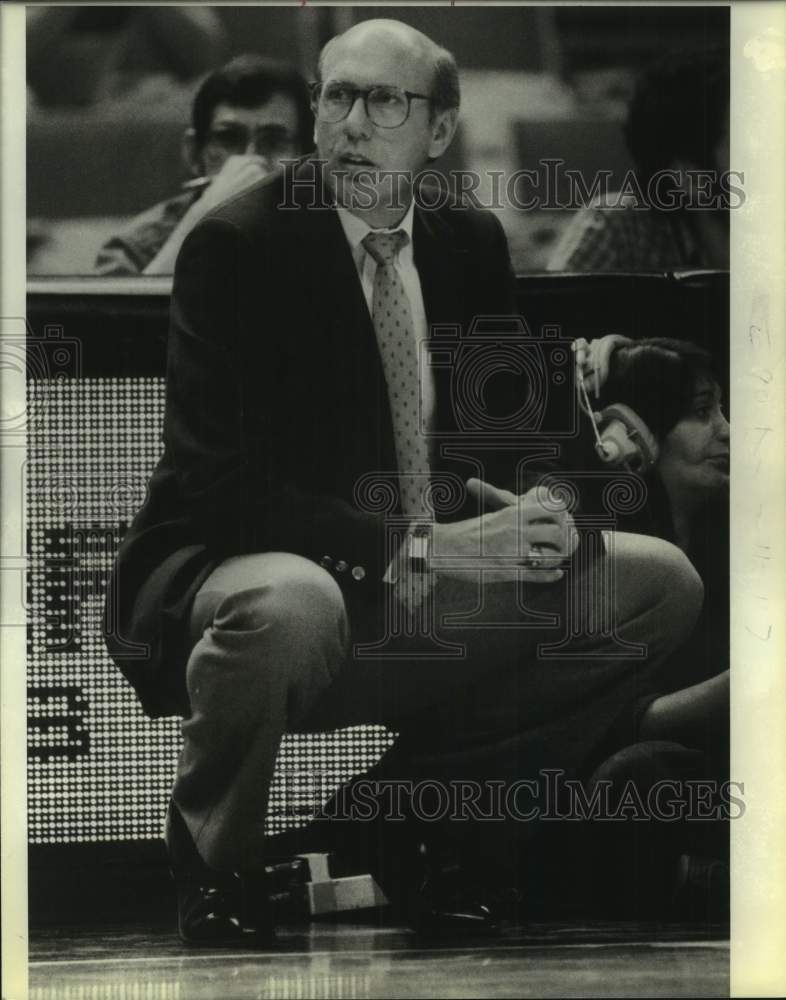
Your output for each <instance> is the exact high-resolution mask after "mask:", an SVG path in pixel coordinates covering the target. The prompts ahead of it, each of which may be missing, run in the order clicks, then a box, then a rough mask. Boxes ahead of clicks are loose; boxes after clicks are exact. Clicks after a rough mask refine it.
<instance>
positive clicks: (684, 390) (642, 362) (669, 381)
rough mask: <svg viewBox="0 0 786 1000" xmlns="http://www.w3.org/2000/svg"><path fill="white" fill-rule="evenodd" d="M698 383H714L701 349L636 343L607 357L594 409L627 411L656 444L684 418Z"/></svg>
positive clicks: (666, 342) (663, 340)
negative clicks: (614, 407) (621, 406)
mask: <svg viewBox="0 0 786 1000" xmlns="http://www.w3.org/2000/svg"><path fill="white" fill-rule="evenodd" d="M702 378H706V379H710V380H712V381H716V382H717V380H718V379H717V375H716V374H715V365H714V362H713V359H712V355H711V354H709V353H708V352H707V351H705V350H704V348H702V347H698V346H697V345H696V344H692V343H690V342H689V341H686V340H673V339H671V338H668V337H651V338H648V339H646V340H638V341H635V342H634V343H632V344H627V345H624V346H622V347H619V348H617V350H616V351H614V353H613V354H612V356H611V363H610V367H609V376H608V378H607V379H606V383H605V384H604V386H603V391H602V395H601V400H600V406H609V405H610V404H611V403H623V404H624V405H625V406H629V407H630V408H631V409H632V410H633V411H634V412H635V413H637V414H638V415H639V416H640V417H641V419H642V420H643V421H644V423H645V424H646V425H647V426H648V427H649V429H650V430H651V431H652V433H653V434H654V435H655V437H656V439H657V440H658V441H662V440H663V438H664V437H665V436H666V435H667V434H668V433H669V431H671V430H672V429H673V427H674V426H675V424H677V423H678V422H679V421H680V420H681V419H682V418H683V417H685V416H687V415H688V413H690V408H691V402H692V400H693V397H694V395H695V392H696V384H697V382H698V381H699V380H700V379H702ZM598 408H600V407H598Z"/></svg>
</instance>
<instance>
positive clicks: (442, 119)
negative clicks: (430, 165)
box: [428, 108, 458, 160]
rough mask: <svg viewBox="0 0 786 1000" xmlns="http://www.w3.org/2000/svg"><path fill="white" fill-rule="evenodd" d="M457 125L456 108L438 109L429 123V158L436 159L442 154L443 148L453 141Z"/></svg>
mask: <svg viewBox="0 0 786 1000" xmlns="http://www.w3.org/2000/svg"><path fill="white" fill-rule="evenodd" d="M457 125H458V108H448V109H447V110H446V111H439V112H438V113H437V116H436V118H435V119H434V121H433V122H432V124H431V142H430V143H429V148H428V155H429V159H430V160H436V159H437V158H438V157H440V156H442V154H443V153H444V152H445V150H446V149H447V148H448V146H449V145H450V144H451V142H452V141H453V136H454V135H455V134H456V127H457Z"/></svg>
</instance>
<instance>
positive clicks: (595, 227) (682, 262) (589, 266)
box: [547, 199, 708, 271]
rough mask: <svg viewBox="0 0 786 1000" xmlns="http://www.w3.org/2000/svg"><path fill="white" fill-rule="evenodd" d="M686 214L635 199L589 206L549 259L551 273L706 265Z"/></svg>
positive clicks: (569, 229) (655, 269)
mask: <svg viewBox="0 0 786 1000" xmlns="http://www.w3.org/2000/svg"><path fill="white" fill-rule="evenodd" d="M705 266H708V261H706V260H705V259H704V255H703V253H702V250H701V247H700V245H699V243H698V241H697V240H696V237H695V235H694V234H693V231H692V229H691V227H690V224H689V222H688V219H687V218H686V214H685V212H682V211H674V212H659V211H657V210H655V209H652V208H649V207H648V206H643V207H642V206H640V205H637V204H636V203H635V202H633V201H631V200H630V199H627V200H622V201H621V204H620V205H619V207H614V208H611V207H601V206H589V207H586V208H582V209H581V210H580V211H579V212H578V213H577V214H576V215H575V216H574V218H573V219H572V220H571V222H570V224H569V225H568V227H567V229H566V230H565V232H564V234H563V235H562V238H561V239H560V241H559V243H558V244H557V246H556V247H555V249H554V252H553V253H552V255H551V258H550V259H549V262H548V265H547V270H549V271H663V270H671V269H672V268H677V267H705Z"/></svg>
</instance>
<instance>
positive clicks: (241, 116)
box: [95, 55, 312, 275]
mask: <svg viewBox="0 0 786 1000" xmlns="http://www.w3.org/2000/svg"><path fill="white" fill-rule="evenodd" d="M311 127H312V118H311V111H310V109H309V98H308V90H307V87H306V83H305V81H304V80H303V78H302V77H301V76H300V74H299V73H298V72H297V70H296V69H294V67H292V66H289V65H287V64H286V63H279V62H275V61H273V60H270V59H266V58H263V57H262V56H257V55H240V56H237V57H236V58H235V59H232V60H231V61H230V62H229V63H227V64H226V65H225V66H223V67H222V68H221V69H219V70H216V71H215V72H214V73H211V74H210V75H209V76H208V77H206V78H205V80H204V81H203V83H202V84H201V86H200V87H199V90H198V91H197V93H196V96H195V98H194V104H193V108H192V117H191V126H190V127H189V128H187V129H186V131H185V133H184V136H183V158H184V160H185V162H186V165H187V167H188V171H189V173H190V174H191V180H189V181H186V183H185V184H184V185H183V189H182V190H181V191H180V193H179V194H176V195H175V196H174V197H172V198H169V199H167V200H166V201H162V202H159V203H158V204H157V205H154V206H153V207H152V208H149V209H147V210H146V211H144V212H142V213H141V214H140V215H138V216H136V218H134V219H132V220H131V222H130V223H129V224H128V226H127V227H126V228H125V229H124V230H123V231H122V232H120V233H118V234H116V235H115V236H113V237H111V239H109V240H108V241H107V242H106V243H105V244H104V246H103V247H102V248H101V250H100V251H99V254H98V257H97V259H96V265H95V266H96V271H97V272H98V273H99V274H101V275H135V274H142V273H148V274H171V273H172V271H173V270H174V262H175V258H176V257H177V252H178V250H179V249H180V246H181V244H182V242H183V240H184V239H185V237H186V235H187V234H188V233H189V232H190V231H191V229H192V228H193V227H194V226H195V225H196V223H197V222H198V221H199V220H200V219H201V218H202V217H203V216H204V215H206V214H207V213H208V212H209V211H210V210H211V209H212V208H215V206H216V205H218V204H220V203H221V202H222V201H224V200H226V199H227V198H229V197H231V196H232V195H233V194H234V193H235V192H237V191H240V190H242V189H243V188H244V187H247V186H248V185H249V184H253V183H254V182H255V181H258V180H260V179H261V178H262V177H264V176H265V175H266V174H268V173H270V171H271V170H273V169H274V168H275V167H276V166H277V164H278V163H279V162H280V161H281V160H284V159H287V158H291V157H296V156H299V155H300V154H301V153H303V152H305V151H307V150H308V149H309V148H310V145H311V143H310V135H311Z"/></svg>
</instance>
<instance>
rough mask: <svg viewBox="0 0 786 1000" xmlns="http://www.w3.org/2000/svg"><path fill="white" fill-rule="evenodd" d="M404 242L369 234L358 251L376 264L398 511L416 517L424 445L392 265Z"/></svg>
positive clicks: (420, 507)
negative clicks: (366, 252) (372, 259)
mask: <svg viewBox="0 0 786 1000" xmlns="http://www.w3.org/2000/svg"><path fill="white" fill-rule="evenodd" d="M408 241H409V236H408V235H407V233H405V232H404V230H403V229H397V230H396V231H395V232H392V233H375V232H372V233H369V234H368V235H367V236H366V237H365V238H364V240H363V246H364V247H365V248H366V250H367V251H368V253H369V254H370V255H371V256H372V257H373V258H374V260H375V261H376V262H377V271H376V274H375V276H374V297H373V302H372V317H373V320H374V329H375V331H376V334H377V343H378V345H379V353H380V355H381V357H382V368H383V370H384V372H385V381H386V383H387V387H388V396H389V397H390V409H391V416H392V419H393V436H394V438H395V442H396V458H397V460H398V468H399V490H400V493H401V509H402V511H403V512H404V514H411V515H422V514H425V513H426V509H425V507H424V504H423V490H424V487H425V485H426V482H427V479H426V478H424V474H425V476H426V477H427V476H428V473H429V461H428V445H427V442H426V439H425V437H424V436H423V435H422V434H421V433H420V427H419V406H418V403H419V399H420V378H419V371H418V347H417V344H416V342H415V330H414V325H413V322H412V312H411V310H410V308H409V301H408V299H407V295H406V292H405V291H404V283H403V281H402V280H401V275H400V274H399V273H398V271H397V270H396V266H395V260H396V256H397V255H398V253H399V251H400V250H401V248H402V247H404V246H405V245H406V244H407V242H408ZM417 473H420V474H421V475H420V476H418V475H417Z"/></svg>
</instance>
